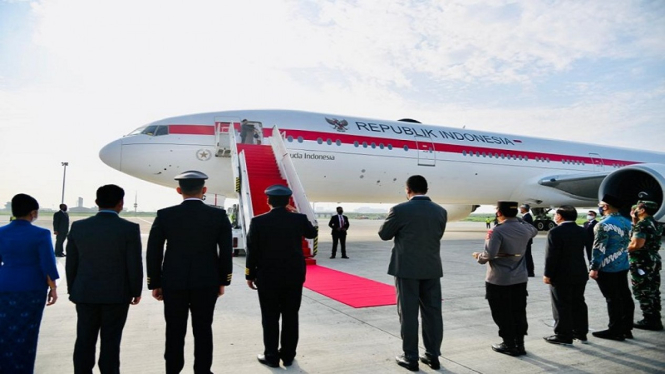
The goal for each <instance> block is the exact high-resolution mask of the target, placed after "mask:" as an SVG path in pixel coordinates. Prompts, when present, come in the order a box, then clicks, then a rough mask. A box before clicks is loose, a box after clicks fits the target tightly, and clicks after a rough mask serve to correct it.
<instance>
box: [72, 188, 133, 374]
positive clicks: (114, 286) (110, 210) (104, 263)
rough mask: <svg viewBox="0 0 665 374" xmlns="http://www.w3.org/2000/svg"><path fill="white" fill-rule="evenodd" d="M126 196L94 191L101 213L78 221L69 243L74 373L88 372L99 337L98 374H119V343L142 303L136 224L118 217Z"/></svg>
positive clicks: (118, 192) (117, 190) (113, 191)
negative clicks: (131, 312)
mask: <svg viewBox="0 0 665 374" xmlns="http://www.w3.org/2000/svg"><path fill="white" fill-rule="evenodd" d="M124 196H125V191H124V190H123V189H122V188H120V187H118V186H116V185H112V184H110V185H106V186H102V187H100V188H99V189H98V190H97V200H95V203H96V204H97V205H98V206H99V213H97V215H95V216H92V217H90V218H86V219H84V220H80V221H76V222H74V224H73V225H72V229H71V231H70V233H69V239H68V241H67V254H68V255H69V256H68V257H67V264H66V266H65V269H66V272H67V286H68V291H69V299H70V300H71V301H72V302H74V303H75V304H76V314H77V316H78V321H77V326H76V345H75V347H74V372H75V373H77V374H78V373H92V369H93V367H94V366H95V351H96V347H95V346H96V344H97V335H100V336H101V348H100V354H99V370H100V372H102V373H119V370H120V340H121V339H122V330H123V328H124V326H125V321H126V320H127V312H128V309H129V305H130V304H131V305H136V304H138V303H139V301H140V300H141V290H142V284H143V261H142V255H141V233H140V231H139V225H138V224H136V223H132V222H129V221H127V220H124V219H122V218H120V217H119V216H118V213H120V212H121V211H122V209H123V205H124ZM100 332H101V334H100Z"/></svg>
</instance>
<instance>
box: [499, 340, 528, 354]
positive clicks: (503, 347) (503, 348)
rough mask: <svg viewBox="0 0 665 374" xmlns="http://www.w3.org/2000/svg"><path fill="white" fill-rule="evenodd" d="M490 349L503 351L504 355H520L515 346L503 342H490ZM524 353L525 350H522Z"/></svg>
mask: <svg viewBox="0 0 665 374" xmlns="http://www.w3.org/2000/svg"><path fill="white" fill-rule="evenodd" d="M492 350H493V351H494V352H499V353H503V354H504V355H509V356H520V355H521V353H520V352H519V351H518V350H517V347H514V346H508V345H507V344H506V343H505V342H504V343H500V344H492ZM524 354H526V351H525V352H524Z"/></svg>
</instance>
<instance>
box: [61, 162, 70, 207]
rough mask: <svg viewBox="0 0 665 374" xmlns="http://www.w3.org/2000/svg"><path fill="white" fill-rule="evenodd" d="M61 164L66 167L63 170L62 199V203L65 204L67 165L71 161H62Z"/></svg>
mask: <svg viewBox="0 0 665 374" xmlns="http://www.w3.org/2000/svg"><path fill="white" fill-rule="evenodd" d="M60 164H61V165H62V166H63V167H64V170H63V172H62V198H61V199H60V204H64V203H65V178H66V177H67V166H68V165H69V162H61V163H60Z"/></svg>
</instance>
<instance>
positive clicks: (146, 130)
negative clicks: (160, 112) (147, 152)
mask: <svg viewBox="0 0 665 374" xmlns="http://www.w3.org/2000/svg"><path fill="white" fill-rule="evenodd" d="M157 127H158V126H155V125H150V126H146V127H145V128H144V129H143V131H141V134H143V135H150V136H155V131H157Z"/></svg>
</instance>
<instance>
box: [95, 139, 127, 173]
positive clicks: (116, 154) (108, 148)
mask: <svg viewBox="0 0 665 374" xmlns="http://www.w3.org/2000/svg"><path fill="white" fill-rule="evenodd" d="M99 158H100V159H101V160H102V161H103V162H104V163H105V164H106V165H108V166H110V167H112V168H114V169H116V170H120V169H121V165H122V140H121V139H118V140H116V141H113V142H111V143H109V144H107V145H105V146H104V148H102V149H101V150H100V151H99Z"/></svg>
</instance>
